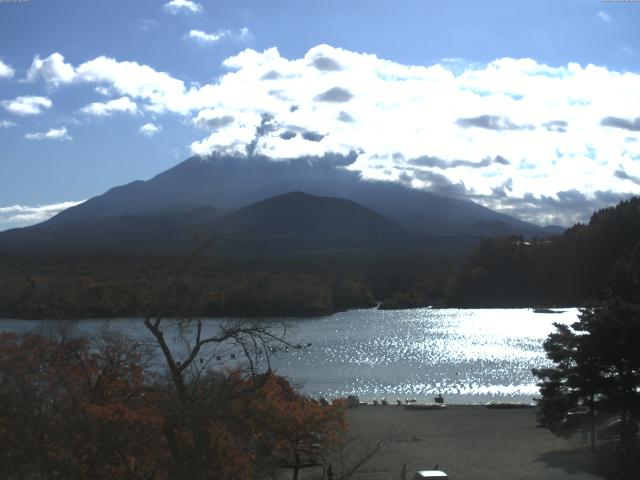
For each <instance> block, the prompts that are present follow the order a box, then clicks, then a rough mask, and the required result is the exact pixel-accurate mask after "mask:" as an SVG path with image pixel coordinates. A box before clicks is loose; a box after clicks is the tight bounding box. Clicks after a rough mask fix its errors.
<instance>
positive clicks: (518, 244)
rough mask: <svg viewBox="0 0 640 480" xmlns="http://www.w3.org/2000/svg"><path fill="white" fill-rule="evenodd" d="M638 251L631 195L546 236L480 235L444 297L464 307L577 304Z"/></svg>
mask: <svg viewBox="0 0 640 480" xmlns="http://www.w3.org/2000/svg"><path fill="white" fill-rule="evenodd" d="M639 254H640V198H638V197H635V198H631V199H629V200H626V201H623V202H621V203H619V204H618V205H616V206H614V207H609V208H605V209H602V210H600V211H598V212H595V213H594V214H593V215H592V217H591V219H590V221H589V223H588V224H586V225H583V224H578V225H575V226H574V227H572V228H570V229H568V230H567V231H566V232H565V233H564V234H562V235H560V236H557V237H552V238H550V239H548V240H538V241H535V242H533V241H526V240H524V239H523V238H521V237H502V238H492V239H485V240H483V241H482V242H481V243H480V245H479V246H478V248H477V249H476V250H475V251H474V252H473V253H472V254H471V256H470V257H469V258H468V260H467V261H466V263H465V264H464V266H463V267H462V268H461V269H460V272H459V273H458V275H457V276H456V277H455V280H454V282H453V283H452V288H451V292H450V300H449V301H450V303H451V304H452V305H457V306H469V307H471V306H473V307H483V306H492V307H497V306H505V307H515V306H534V305H581V304H583V303H584V302H585V301H587V300H589V299H591V298H595V297H597V296H599V295H602V294H603V291H604V289H605V288H606V286H607V285H608V284H609V283H610V282H612V281H614V280H615V276H616V275H617V274H618V273H619V272H620V271H621V270H624V269H627V268H633V267H630V266H629V265H632V266H633V265H636V263H637V258H640V257H638V255H639ZM634 259H636V260H634ZM634 262H635V263H634ZM635 268H637V266H636V267H635ZM635 275H637V276H638V275H640V271H639V272H635ZM638 286H639V289H640V284H638Z"/></svg>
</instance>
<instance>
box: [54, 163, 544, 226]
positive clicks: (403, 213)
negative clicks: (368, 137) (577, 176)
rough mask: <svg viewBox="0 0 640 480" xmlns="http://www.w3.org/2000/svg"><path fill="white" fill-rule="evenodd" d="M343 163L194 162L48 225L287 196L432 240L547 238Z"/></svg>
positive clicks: (134, 184)
mask: <svg viewBox="0 0 640 480" xmlns="http://www.w3.org/2000/svg"><path fill="white" fill-rule="evenodd" d="M348 163H350V160H349V159H347V160H345V159H344V158H343V157H340V158H338V159H331V158H321V159H318V158H308V159H305V158H302V159H296V160H294V161H271V160H268V159H266V158H262V157H257V158H232V157H219V156H214V157H208V158H200V157H192V158H190V159H188V160H186V161H184V162H182V163H180V164H178V165H176V166H175V167H173V168H171V169H169V170H166V171H164V172H162V173H160V174H158V175H156V176H155V177H153V178H152V179H150V180H148V181H136V182H132V183H129V184H127V185H123V186H120V187H115V188H113V189H111V190H109V191H108V192H106V193H105V194H103V195H100V196H97V197H94V198H92V199H90V200H88V201H87V202H85V203H83V204H81V205H78V206H76V207H72V208H70V209H68V210H65V211H63V212H61V213H60V214H58V215H57V216H55V217H53V218H52V219H50V220H49V221H48V223H63V222H72V221H78V220H87V219H91V218H99V217H109V216H121V215H148V214H153V215H157V214H161V215H165V214H175V213H177V212H182V211H186V210H189V209H193V208H196V207H202V206H212V207H215V208H218V209H221V210H225V211H233V210H237V209H239V208H242V207H244V206H246V205H249V204H251V203H255V202H257V201H260V200H264V199H266V198H270V197H273V196H277V195H281V194H283V193H287V192H291V191H304V192H307V193H309V194H312V195H317V196H325V197H339V198H344V199H347V200H351V201H354V202H357V203H359V204H361V205H364V206H365V207H367V208H370V209H372V210H374V211H376V212H378V213H380V214H382V215H385V216H387V217H389V218H390V219H392V220H394V221H396V222H398V223H400V224H402V225H404V226H405V227H407V228H410V229H412V230H416V231H420V232H424V233H429V234H431V235H461V234H462V235H473V236H476V237H481V236H487V235H493V234H498V233H500V234H505V233H506V234H525V235H538V236H546V235H547V232H546V231H545V230H544V229H543V228H541V227H538V226H536V225H533V224H530V223H527V222H523V221H521V220H518V219H515V218H513V217H509V216H508V215H504V214H501V213H497V212H494V211H492V210H489V209H487V208H485V207H482V206H480V205H478V204H476V203H474V202H471V201H468V200H460V199H456V198H450V197H445V196H441V195H436V194H433V193H430V192H427V191H424V190H417V189H412V188H408V187H405V186H403V185H400V184H397V183H392V182H380V181H365V180H362V179H361V177H360V175H359V174H358V173H357V172H353V171H350V170H347V169H345V168H343V167H344V165H345V164H348Z"/></svg>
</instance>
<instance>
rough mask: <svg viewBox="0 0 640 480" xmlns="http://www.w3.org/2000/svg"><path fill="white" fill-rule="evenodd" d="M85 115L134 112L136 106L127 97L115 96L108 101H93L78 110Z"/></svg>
mask: <svg viewBox="0 0 640 480" xmlns="http://www.w3.org/2000/svg"><path fill="white" fill-rule="evenodd" d="M80 111H81V112H82V113H85V114H87V115H93V116H96V117H107V116H109V115H112V114H113V113H136V112H137V111H138V106H137V105H136V103H135V102H133V101H131V99H130V98H129V97H121V98H116V99H115V100H109V101H108V102H94V103H91V104H89V105H87V106H86V107H83V108H82V109H81V110H80Z"/></svg>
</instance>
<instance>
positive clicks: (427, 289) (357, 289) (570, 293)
mask: <svg viewBox="0 0 640 480" xmlns="http://www.w3.org/2000/svg"><path fill="white" fill-rule="evenodd" d="M639 249H640V198H631V199H629V200H626V201H623V202H621V203H620V204H618V205H616V206H613V207H609V208H605V209H603V210H600V211H598V212H595V213H594V214H593V215H592V217H591V219H590V221H589V222H588V223H586V224H577V225H574V226H573V227H571V228H569V229H568V230H566V231H565V232H564V233H563V234H562V235H559V236H555V237H549V238H544V239H541V238H527V237H523V236H504V237H494V238H485V239H483V240H481V241H480V242H479V245H478V246H477V247H476V248H475V249H474V250H473V251H472V252H470V253H469V254H467V255H466V256H465V255H462V254H458V253H457V254H451V255H448V256H447V255H442V253H439V254H437V255H434V254H432V255H426V254H425V255H422V256H418V255H416V254H415V253H411V254H408V253H405V252H394V253H387V254H384V255H371V254H363V253H360V254H349V253H343V254H340V255H338V254H335V253H332V254H327V255H321V254H315V255H289V256H287V255H280V256H253V257H250V256H233V255H225V254H221V253H220V252H218V251H216V249H215V245H212V246H210V247H209V248H203V250H202V251H201V252H199V253H198V255H197V256H196V258H192V259H189V258H184V257H178V256H169V255H165V256H162V255H155V256H153V255H147V256H143V255H116V254H111V255H49V256H43V255H40V256H36V255H17V254H8V253H4V254H3V253H0V316H2V317H5V318H112V317H122V316H140V315H143V314H144V312H148V311H151V310H153V311H156V312H158V313H161V314H163V315H173V316H179V315H200V316H212V317H215V316H238V317H256V316H311V315H326V314H330V313H334V312H337V311H341V310H346V309H350V308H366V307H373V306H376V305H379V306H380V308H384V309H395V308H414V307H423V306H449V307H480V308H482V307H486V308H488V307H554V306H581V305H584V304H585V302H586V301H587V300H589V299H591V298H594V297H595V296H597V295H598V294H599V293H600V292H601V291H602V290H603V288H604V287H605V285H606V284H607V282H608V281H609V280H610V279H611V277H612V276H614V275H616V272H617V270H619V269H620V268H622V267H621V265H624V264H625V262H628V259H629V258H630V256H634V255H636V256H637V251H638V250H639ZM634 252H636V253H635V254H634ZM185 262H189V263H190V268H189V269H188V272H186V273H184V274H182V275H181V276H180V281H179V282H178V283H177V284H175V283H174V282H173V280H172V279H173V278H174V277H175V273H176V272H177V271H178V270H180V269H181V268H182V267H183V266H184V264H185ZM169 288H175V289H177V291H178V292H179V293H180V301H179V302H174V303H173V304H172V305H171V307H170V308H169V307H168V306H166V305H163V302H162V301H161V300H162V298H163V295H161V294H158V292H165V291H166V290H167V289H169Z"/></svg>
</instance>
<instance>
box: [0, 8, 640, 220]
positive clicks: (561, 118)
mask: <svg viewBox="0 0 640 480" xmlns="http://www.w3.org/2000/svg"><path fill="white" fill-rule="evenodd" d="M638 25H640V2H638V3H633V2H602V1H599V0H598V1H591V0H567V1H562V0H554V1H546V0H538V1H530V2H524V1H522V2H513V1H485V2H478V1H455V0H454V1H430V0H421V1H418V0H414V1H394V2H390V1H376V0H368V1H355V0H351V1H350V0H342V1H323V2H307V1H297V2H293V1H269V0H259V1H239V0H235V1H213V2H207V1H200V2H193V1H189V0H172V1H168V0H165V1H151V0H136V1H131V0H129V1H121V0H110V1H103V0H92V1H90V2H86V1H85V2H83V1H67V0H57V1H55V2H52V1H48V0H30V1H13V2H6V1H5V2H0V62H2V63H0V145H1V147H0V229H5V228H11V227H15V226H21V225H26V224H30V223H34V222H36V221H40V220H43V219H45V218H47V217H48V216H50V215H52V214H54V213H55V212H57V211H59V210H60V209H61V208H64V207H66V206H68V205H71V204H72V203H69V202H78V201H81V200H84V199H87V198H89V197H91V196H94V195H97V194H100V193H103V192H104V191H106V190H108V189H109V188H111V187H113V186H115V185H120V184H123V183H128V182H130V181H133V180H136V179H147V178H150V177H151V176H153V175H155V174H157V173H159V172H160V171H162V170H165V169H166V168H168V167H170V166H172V165H174V164H176V163H178V162H180V161H182V160H184V159H186V158H188V157H189V156H191V155H192V154H193V153H200V154H206V153H209V152H213V151H220V152H226V153H229V154H232V155H242V154H246V146H247V144H249V143H250V142H251V141H253V139H254V138H255V137H256V131H257V129H259V128H260V127H261V125H262V126H263V127H264V125H263V124H264V118H269V121H268V124H269V125H268V126H269V129H268V130H269V132H270V136H268V137H264V138H261V139H260V143H259V146H258V148H259V150H260V153H262V154H265V155H267V156H270V157H272V158H273V159H274V161H277V160H280V159H283V158H295V157H296V156H300V155H303V154H307V155H308V154H317V155H322V154H324V153H327V152H335V153H344V154H347V153H348V152H349V151H352V150H357V151H360V152H362V154H361V155H360V156H359V157H358V160H357V161H356V162H355V164H353V165H352V166H351V167H349V168H353V169H357V170H360V171H362V173H363V176H365V177H367V178H381V179H388V180H392V181H399V182H404V183H407V184H408V185H411V186H412V187H414V188H426V189H430V190H433V191H436V192H440V193H445V194H450V195H456V196H461V197H465V198H471V199H473V200H475V201H478V202H480V203H482V204H484V205H486V206H488V207H491V208H494V209H497V210H502V211H505V212H506V213H511V214H514V215H517V216H520V217H521V218H524V219H527V220H531V221H536V222H538V223H541V224H547V223H563V224H570V223H572V222H574V221H577V220H584V219H585V218H587V216H588V214H589V212H590V211H591V210H593V209H594V208H598V207H600V206H604V205H606V204H609V203H611V202H615V201H617V200H619V199H621V198H624V197H625V196H628V195H630V194H637V193H640V41H639V40H640V33H639V32H640V29H639V28H638ZM292 107H293V108H292ZM294 108H295V109H294ZM265 115H266V116H267V117H265Z"/></svg>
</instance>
